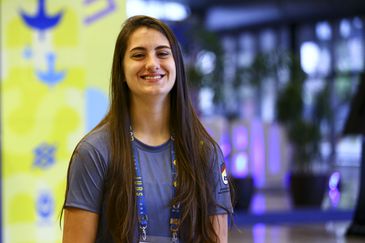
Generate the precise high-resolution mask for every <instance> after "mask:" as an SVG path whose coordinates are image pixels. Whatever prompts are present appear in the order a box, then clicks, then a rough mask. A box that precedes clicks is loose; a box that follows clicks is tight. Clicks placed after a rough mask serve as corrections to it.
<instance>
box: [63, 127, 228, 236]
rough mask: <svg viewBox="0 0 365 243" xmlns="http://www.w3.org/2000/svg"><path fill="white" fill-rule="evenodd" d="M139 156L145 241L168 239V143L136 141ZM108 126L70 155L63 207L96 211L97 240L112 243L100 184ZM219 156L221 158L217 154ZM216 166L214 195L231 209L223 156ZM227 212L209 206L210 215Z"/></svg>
mask: <svg viewBox="0 0 365 243" xmlns="http://www.w3.org/2000/svg"><path fill="white" fill-rule="evenodd" d="M136 141H137V142H136V145H137V152H138V155H139V157H140V166H141V173H142V181H143V185H144V193H145V205H146V208H147V214H148V229H147V234H148V241H149V242H158V243H164V242H171V233H170V230H169V219H170V206H169V203H170V201H171V199H172V197H173V186H172V175H171V153H170V151H171V150H170V149H171V145H172V144H171V143H172V141H171V140H169V141H167V142H166V143H164V144H162V145H160V146H149V145H146V144H143V143H142V142H140V141H138V140H136ZM108 144H109V143H108V134H107V129H105V127H104V128H101V129H98V130H96V131H94V132H93V133H92V134H90V135H88V136H87V137H86V138H85V139H84V140H83V141H82V142H81V143H80V144H79V145H78V147H77V149H76V153H75V155H74V156H73V159H72V162H71V167H70V174H69V190H68V193H67V199H66V207H75V208H80V209H84V210H87V211H91V212H94V213H97V214H99V219H100V221H99V225H98V232H97V240H96V242H103V243H109V242H110V243H112V242H113V241H112V239H111V236H110V234H108V232H107V229H106V224H105V222H106V221H105V214H104V207H105V205H104V200H103V187H104V178H105V175H106V173H107V169H108V164H109V146H108ZM219 158H222V156H221V155H219ZM219 161H220V164H219V165H218V164H217V165H216V166H214V168H215V173H214V174H215V178H214V181H215V182H216V183H215V185H216V187H215V198H216V201H217V203H218V204H219V205H222V206H223V207H225V208H227V209H228V210H229V211H230V212H232V205H231V200H230V192H229V187H228V184H227V180H226V177H225V165H224V162H223V159H220V160H219ZM225 213H227V212H226V211H225V210H224V209H222V208H220V207H214V205H212V207H210V208H209V214H210V215H215V214H225Z"/></svg>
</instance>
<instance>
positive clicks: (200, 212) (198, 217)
mask: <svg viewBox="0 0 365 243" xmlns="http://www.w3.org/2000/svg"><path fill="white" fill-rule="evenodd" d="M140 27H148V28H152V29H155V30H158V31H159V32H161V33H162V34H163V35H164V36H166V38H167V39H168V41H169V43H170V46H171V49H172V54H173V57H174V60H175V65H176V82H175V84H174V86H173V88H172V90H171V92H170V102H171V103H170V104H171V105H170V107H171V111H170V128H171V129H172V130H173V131H174V135H175V150H176V151H175V153H176V159H177V172H178V176H177V189H176V196H175V198H174V199H173V200H172V202H171V205H172V204H174V203H177V202H179V203H180V204H181V210H182V215H181V222H182V224H181V229H182V232H181V238H182V239H183V240H184V241H185V242H204V243H205V242H207V243H210V242H217V239H218V238H217V237H218V236H217V234H216V233H215V231H214V228H213V224H212V222H211V220H210V218H209V208H212V205H213V206H219V205H217V204H216V202H215V199H214V193H213V190H214V186H215V182H214V180H213V178H214V175H213V166H214V163H219V161H217V160H218V156H217V155H218V153H219V152H220V150H219V147H218V145H217V143H216V142H215V141H214V140H213V139H212V138H211V137H210V136H209V134H208V133H207V131H206V130H205V129H204V127H203V125H202V124H201V122H200V121H199V119H198V116H197V114H196V113H195V111H194V108H193V106H192V103H191V100H190V97H189V92H188V85H187V78H186V74H185V68H184V62H183V57H182V52H181V49H180V46H179V44H178V41H177V40H176V37H175V36H174V34H173V33H172V31H171V30H170V28H169V27H168V26H167V25H166V24H164V23H163V22H161V21H159V20H157V19H154V18H151V17H148V16H134V17H131V18H129V19H127V20H126V22H125V23H124V26H123V28H122V30H121V31H120V33H119V35H118V37H117V41H116V44H115V50H114V57H113V65H112V71H111V86H110V96H111V104H110V108H109V112H108V114H107V115H106V117H105V118H104V119H103V120H102V121H101V122H100V123H99V124H98V125H97V126H96V128H99V127H101V126H103V125H107V127H108V129H109V134H110V146H111V148H110V149H111V150H110V163H109V168H108V172H107V176H106V178H105V179H106V180H105V185H104V188H105V192H104V199H105V200H106V201H105V203H106V218H107V224H108V229H109V230H110V232H111V234H112V236H113V238H114V240H115V242H123V243H124V242H132V241H133V240H132V239H133V234H134V232H135V231H134V230H135V229H134V228H135V225H136V224H135V222H136V220H137V217H136V201H135V192H134V190H135V189H134V184H133V179H134V175H135V171H134V165H133V162H132V157H131V143H130V134H129V124H130V110H129V108H130V100H129V92H130V90H129V88H128V86H127V84H126V82H124V81H125V74H124V70H123V59H124V55H125V52H126V48H127V44H128V39H129V37H130V36H131V34H132V33H133V32H134V31H135V30H137V29H138V28H140ZM96 128H95V129H96ZM95 129H94V130H95ZM207 178H211V179H207ZM67 190H68V185H67V188H66V191H67ZM227 213H229V212H228V210H227Z"/></svg>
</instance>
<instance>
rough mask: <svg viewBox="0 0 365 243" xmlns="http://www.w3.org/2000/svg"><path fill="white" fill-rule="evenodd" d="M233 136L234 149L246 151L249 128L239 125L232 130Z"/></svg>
mask: <svg viewBox="0 0 365 243" xmlns="http://www.w3.org/2000/svg"><path fill="white" fill-rule="evenodd" d="M232 136H233V139H232V141H233V147H234V149H236V150H238V151H240V150H246V149H247V146H248V131H247V128H246V127H245V126H243V125H241V124H240V125H237V126H235V127H233V129H232Z"/></svg>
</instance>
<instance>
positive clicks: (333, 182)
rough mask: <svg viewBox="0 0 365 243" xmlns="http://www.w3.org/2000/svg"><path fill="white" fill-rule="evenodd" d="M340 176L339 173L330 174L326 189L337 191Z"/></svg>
mask: <svg viewBox="0 0 365 243" xmlns="http://www.w3.org/2000/svg"><path fill="white" fill-rule="evenodd" d="M340 179H341V175H340V172H338V171H336V172H334V173H332V175H331V176H330V179H329V180H328V187H329V189H330V190H337V189H338V186H339V184H340Z"/></svg>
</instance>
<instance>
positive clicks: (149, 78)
mask: <svg viewBox="0 0 365 243" xmlns="http://www.w3.org/2000/svg"><path fill="white" fill-rule="evenodd" d="M161 77H162V76H161V75H158V76H145V77H144V79H147V80H156V79H160V78H161Z"/></svg>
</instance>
